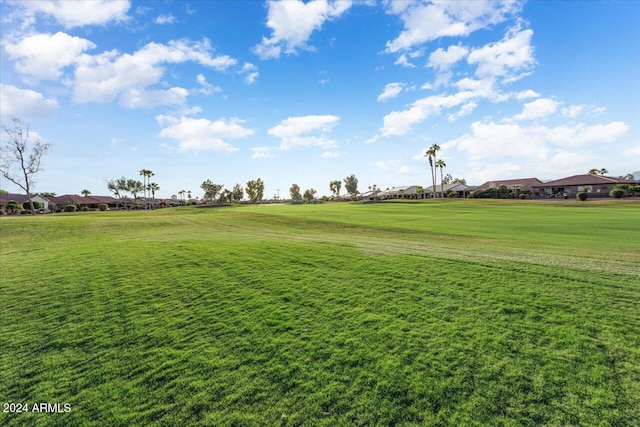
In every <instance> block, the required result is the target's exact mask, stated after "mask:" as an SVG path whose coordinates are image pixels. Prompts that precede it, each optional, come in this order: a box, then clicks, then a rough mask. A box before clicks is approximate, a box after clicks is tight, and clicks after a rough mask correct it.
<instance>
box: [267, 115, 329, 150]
mask: <svg viewBox="0 0 640 427" xmlns="http://www.w3.org/2000/svg"><path fill="white" fill-rule="evenodd" d="M338 121H340V117H338V116H331V115H324V116H314V115H311V116H300V117H289V118H288V119H285V120H283V121H282V122H280V124H279V125H277V126H274V127H272V128H271V129H269V131H268V133H269V135H273V136H275V137H278V138H280V149H281V150H289V149H291V148H295V147H321V148H331V147H335V146H336V145H337V144H336V142H335V141H333V140H330V139H327V138H326V136H325V134H326V133H328V132H330V131H331V130H332V129H333V127H334V126H335V125H336V124H337V123H338ZM309 134H312V135H309ZM313 134H316V135H318V134H320V135H319V136H314V135H313Z"/></svg>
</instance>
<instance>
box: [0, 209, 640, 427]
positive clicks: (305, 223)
mask: <svg viewBox="0 0 640 427" xmlns="http://www.w3.org/2000/svg"><path fill="white" fill-rule="evenodd" d="M639 266H640V204H638V203H637V202H621V201H588V202H585V203H580V202H576V201H571V202H554V203H544V202H530V201H499V200H498V201H497V200H489V201H483V200H436V201H426V202H422V203H378V204H361V203H324V204H311V205H255V206H238V207H225V208H214V209H203V208H195V207H184V208H171V209H160V210H156V211H132V212H118V211H112V212H86V213H74V214H55V215H39V216H35V217H25V216H21V217H3V218H0V279H1V280H0V283H1V284H0V298H1V302H2V305H1V309H0V368H1V369H0V398H1V400H2V404H3V409H5V408H7V409H9V406H5V405H4V404H5V403H7V404H8V403H13V404H26V407H27V408H28V412H22V413H16V412H17V411H16V410H11V411H2V412H0V425H2V426H24V425H37V426H50V425H51V426H84V425H86V426H152V425H157V426H209V425H210V426H232V425H236V426H253V425H255V426H262V425H268V426H274V425H291V426H294V425H304V426H316V425H320V426H322V425H326V426H343V425H344V426H347V425H362V426H391V425H403V426H422V425H434V426H436V425H437V426H467V425H469V426H474V425H477V426H542V425H545V426H567V425H575V426H592V425H599V426H636V425H638V424H637V423H638V420H640V267H639ZM41 402H45V403H52V404H53V403H60V405H63V404H65V403H67V404H68V405H69V406H68V407H69V408H70V411H67V412H65V411H64V410H60V411H59V413H58V412H53V413H51V412H49V413H42V412H34V411H32V408H33V405H34V404H40V403H41ZM60 407H62V406H60ZM12 408H14V409H15V408H16V406H15V405H14V406H13V407H12Z"/></svg>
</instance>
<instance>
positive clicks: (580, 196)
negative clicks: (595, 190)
mask: <svg viewBox="0 0 640 427" xmlns="http://www.w3.org/2000/svg"><path fill="white" fill-rule="evenodd" d="M587 197H589V195H588V194H587V193H585V192H584V191H581V192H580V193H578V194H576V199H578V200H580V201H582V202H584V201H585V200H587Z"/></svg>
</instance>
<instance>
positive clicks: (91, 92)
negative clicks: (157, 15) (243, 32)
mask: <svg viewBox="0 0 640 427" xmlns="http://www.w3.org/2000/svg"><path fill="white" fill-rule="evenodd" d="M187 61H191V62H196V63H198V64H201V65H204V66H208V67H211V68H213V69H215V70H217V71H224V70H226V69H227V68H229V67H231V66H233V65H235V63H236V60H235V59H233V58H231V57H229V56H227V55H219V56H212V55H211V46H210V43H209V41H208V40H206V39H205V40H204V41H202V42H191V41H189V40H172V41H170V42H169V43H168V44H166V45H164V44H158V43H149V44H147V45H146V46H144V47H143V48H142V49H140V50H138V51H136V52H134V53H133V54H120V53H119V52H117V51H110V52H104V53H102V54H100V55H95V56H91V55H86V54H85V55H82V57H81V58H80V59H79V60H78V66H77V68H76V74H75V78H76V79H75V87H74V100H75V101H76V102H79V103H88V102H98V103H106V102H112V101H113V100H115V99H118V98H120V101H121V102H122V103H124V104H125V105H129V106H131V105H134V104H141V105H145V106H151V105H152V104H153V103H154V102H155V104H156V105H162V103H164V102H167V103H169V104H175V103H176V102H175V101H176V100H177V99H178V97H177V96H176V95H179V94H180V93H181V91H178V90H177V89H180V88H173V89H169V90H168V91H164V92H165V95H164V96H158V92H157V91H154V90H148V89H147V88H148V87H149V86H153V85H155V84H157V83H158V82H160V80H161V78H162V76H163V75H164V73H165V69H164V68H163V67H162V65H163V64H171V63H182V62H187ZM145 94H148V95H150V96H151V97H152V99H150V100H149V101H148V102H146V101H145V102H138V103H133V104H132V103H131V102H128V100H130V99H131V98H136V97H139V96H144V95H145Z"/></svg>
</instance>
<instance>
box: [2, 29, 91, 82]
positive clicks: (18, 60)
mask: <svg viewBox="0 0 640 427" xmlns="http://www.w3.org/2000/svg"><path fill="white" fill-rule="evenodd" d="M95 47H96V45H95V44H93V43H92V42H90V41H89V40H86V39H83V38H80V37H73V36H70V35H68V34H66V33H63V32H57V33H55V34H46V33H43V34H35V35H32V36H28V37H25V38H23V39H22V40H20V41H19V42H17V43H8V44H6V45H5V50H6V51H7V54H8V55H9V58H10V59H12V60H14V61H15V69H16V71H18V72H19V73H20V74H22V75H25V76H29V77H34V78H36V79H39V80H43V79H51V80H55V79H57V78H59V77H60V76H61V75H62V69H63V68H64V67H67V66H70V65H73V64H75V63H77V62H78V60H79V58H80V56H81V54H82V53H83V52H84V51H86V50H89V49H94V48H95Z"/></svg>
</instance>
